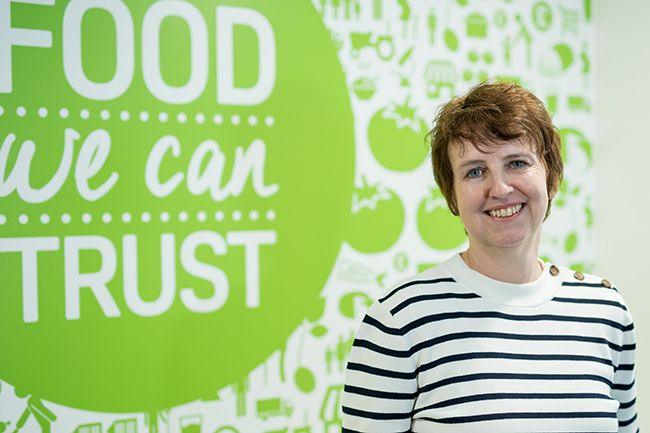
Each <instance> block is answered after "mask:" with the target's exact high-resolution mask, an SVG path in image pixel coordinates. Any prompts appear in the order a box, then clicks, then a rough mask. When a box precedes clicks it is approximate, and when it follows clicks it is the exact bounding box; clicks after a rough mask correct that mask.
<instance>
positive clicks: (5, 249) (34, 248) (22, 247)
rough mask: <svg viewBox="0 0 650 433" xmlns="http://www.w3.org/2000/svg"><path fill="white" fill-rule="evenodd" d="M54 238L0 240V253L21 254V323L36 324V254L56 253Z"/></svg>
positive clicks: (56, 247)
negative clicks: (44, 252) (41, 252)
mask: <svg viewBox="0 0 650 433" xmlns="http://www.w3.org/2000/svg"><path fill="white" fill-rule="evenodd" d="M58 249H59V239H58V238H55V237H32V238H0V252H2V253H18V252H19V253H21V254H22V262H23V266H22V274H23V321H24V322H26V323H34V322H38V252H39V251H57V250H58Z"/></svg>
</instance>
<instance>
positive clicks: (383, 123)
mask: <svg viewBox="0 0 650 433" xmlns="http://www.w3.org/2000/svg"><path fill="white" fill-rule="evenodd" d="M426 133H427V125H426V123H425V122H424V121H423V120H422V119H420V118H419V117H417V115H416V114H415V108H414V107H412V106H410V105H409V100H408V98H407V99H406V101H405V102H404V104H402V105H397V104H392V105H390V106H388V107H386V108H382V109H381V110H379V111H378V112H377V113H375V114H374V116H372V119H370V125H369V126H368V142H369V143H370V150H372V154H373V155H374V157H375V159H376V160H377V161H378V162H379V163H380V164H381V165H383V166H384V167H386V168H387V169H389V170H394V171H410V170H413V169H415V168H417V167H419V166H420V164H422V161H424V159H425V157H426V156H427V148H426V145H425V142H424V136H425V135H426Z"/></svg>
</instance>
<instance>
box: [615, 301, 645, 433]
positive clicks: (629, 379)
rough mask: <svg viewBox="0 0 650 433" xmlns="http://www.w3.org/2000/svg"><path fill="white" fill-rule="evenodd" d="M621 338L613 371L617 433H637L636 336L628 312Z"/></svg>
mask: <svg viewBox="0 0 650 433" xmlns="http://www.w3.org/2000/svg"><path fill="white" fill-rule="evenodd" d="M624 318H625V319H624V320H625V322H624V323H623V325H624V328H623V338H622V347H621V349H622V350H621V353H620V357H619V360H618V365H617V366H616V369H615V371H614V383H613V386H612V397H613V398H615V399H616V400H618V402H619V408H618V412H617V416H618V431H619V433H637V432H639V420H638V417H637V411H636V381H635V368H634V359H635V352H636V336H635V333H634V321H633V320H632V315H631V314H630V312H629V310H627V311H626V312H625V315H624Z"/></svg>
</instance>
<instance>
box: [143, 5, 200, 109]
mask: <svg viewBox="0 0 650 433" xmlns="http://www.w3.org/2000/svg"><path fill="white" fill-rule="evenodd" d="M171 16H174V17H179V18H181V19H183V20H184V21H185V22H186V23H187V27H188V28H189V30H190V78H189V80H188V82H187V83H186V84H185V85H183V86H180V87H174V86H170V85H169V84H167V83H166V82H165V80H164V79H163V76H162V71H161V70H160V25H161V23H162V21H163V20H164V19H165V18H167V17H171ZM142 73H143V77H144V83H145V84H146V86H147V89H149V91H150V92H151V93H152V94H153V95H154V96H155V97H156V98H158V99H160V100H161V101H164V102H168V103H170V104H184V103H187V102H191V101H193V100H195V99H196V98H198V97H199V96H200V95H201V93H203V91H204V90H205V85H206V83H207V82H208V28H207V26H206V24H205V20H204V19H203V16H202V15H201V12H200V11H199V10H198V9H197V8H196V6H194V5H192V4H191V3H187V2H185V1H176V0H162V1H158V2H156V3H154V4H153V5H152V6H151V7H150V8H149V9H148V10H147V13H146V14H145V16H144V20H143V22H142Z"/></svg>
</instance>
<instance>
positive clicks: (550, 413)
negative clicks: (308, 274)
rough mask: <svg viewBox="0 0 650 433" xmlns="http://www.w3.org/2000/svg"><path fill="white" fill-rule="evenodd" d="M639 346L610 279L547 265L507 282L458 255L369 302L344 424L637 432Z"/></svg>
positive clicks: (368, 431) (353, 428) (377, 431)
mask: <svg viewBox="0 0 650 433" xmlns="http://www.w3.org/2000/svg"><path fill="white" fill-rule="evenodd" d="M558 269H559V273H558V272H555V271H556V270H558ZM554 274H556V275H554ZM608 286H609V287H608ZM635 348H636V345H635V335H634V325H633V321H632V316H631V314H630V312H629V310H628V309H627V307H626V305H625V302H624V300H623V298H622V297H621V295H620V293H619V292H618V291H617V290H616V288H613V287H611V285H610V284H609V283H608V282H607V281H605V280H602V279H600V278H598V277H595V276H593V275H585V276H584V278H583V276H582V275H580V274H574V272H573V271H570V270H569V269H567V268H562V267H559V268H556V267H553V272H551V266H550V265H549V264H548V263H547V264H546V265H545V269H544V272H543V273H542V274H541V276H540V277H539V278H538V279H537V280H536V281H534V282H532V283H528V284H509V283H504V282H501V281H496V280H493V279H491V278H488V277H486V276H484V275H482V274H480V273H478V272H476V271H474V270H472V269H471V268H469V267H468V266H467V265H466V264H465V262H464V261H463V260H462V259H461V258H460V256H459V255H458V254H456V255H455V256H454V257H452V258H451V259H450V260H448V261H446V262H444V263H442V264H441V265H439V266H437V267H435V268H432V269H429V270H427V271H425V272H423V273H421V274H419V275H417V276H416V277H414V278H412V279H410V280H408V281H406V282H404V283H402V284H400V285H398V286H396V287H393V288H392V289H390V290H388V291H387V292H386V294H385V296H383V297H382V298H380V299H379V300H377V301H376V302H375V303H374V304H373V305H372V306H371V307H370V309H369V310H368V313H367V314H366V316H365V317H364V319H363V321H362V323H361V325H360V327H359V330H358V332H357V335H356V338H355V340H354V343H353V346H352V350H351V352H350V357H349V359H348V365H347V373H346V381H345V388H344V392H343V397H342V404H341V405H342V412H343V430H342V431H343V432H365V433H389V432H390V433H395V432H416V433H424V432H427V433H428V432H432V433H433V432H435V433H446V432H462V433H471V432H481V433H492V432H620V433H628V432H629V433H635V432H638V431H639V422H638V419H637V414H636V405H635V401H636V386H635V380H634V378H635V375H634V354H635Z"/></svg>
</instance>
